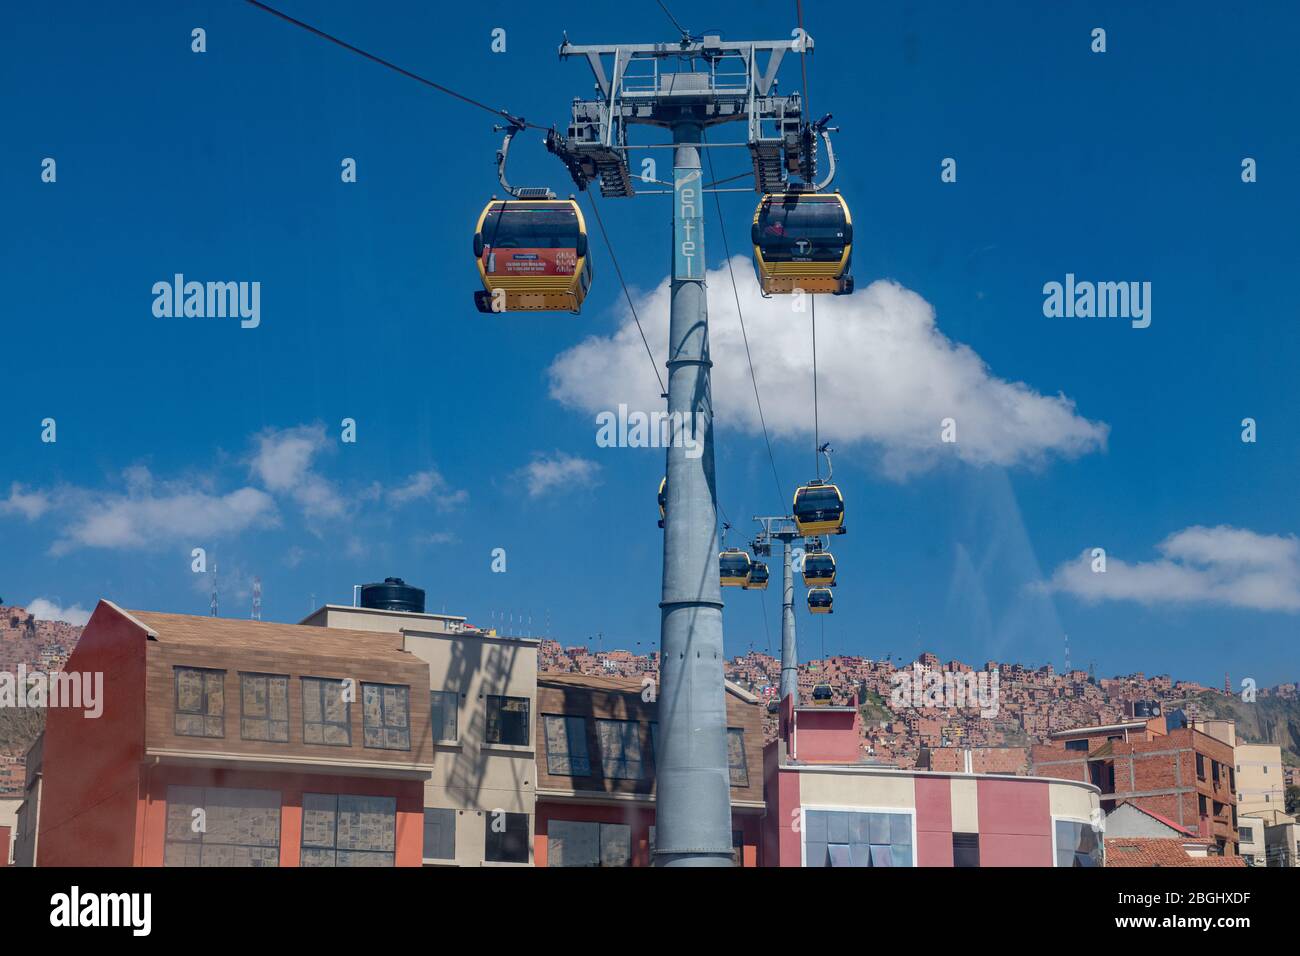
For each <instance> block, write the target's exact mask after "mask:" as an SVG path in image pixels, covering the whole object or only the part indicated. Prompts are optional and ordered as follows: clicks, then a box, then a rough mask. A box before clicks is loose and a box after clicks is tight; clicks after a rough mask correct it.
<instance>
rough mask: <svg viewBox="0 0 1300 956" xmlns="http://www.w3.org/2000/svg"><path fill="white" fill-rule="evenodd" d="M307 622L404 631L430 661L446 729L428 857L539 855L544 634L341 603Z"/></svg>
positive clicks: (431, 803)
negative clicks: (540, 652) (524, 634)
mask: <svg viewBox="0 0 1300 956" xmlns="http://www.w3.org/2000/svg"><path fill="white" fill-rule="evenodd" d="M302 623H303V624H309V625H316V626H320V627H337V628H347V629H351V630H369V631H386V632H390V633H400V634H401V635H403V638H404V648H405V650H407V651H409V652H410V653H412V654H414V655H415V656H416V657H418V658H420V659H421V660H423V661H425V662H426V663H427V664H428V665H429V683H430V687H429V693H430V702H431V707H430V709H431V713H432V720H431V724H432V727H433V733H434V734H436V735H437V739H435V740H434V742H433V749H434V761H433V762H434V771H433V776H432V778H431V779H430V780H429V781H428V782H427V783H426V784H425V790H424V795H425V801H424V806H425V811H424V820H425V823H424V862H425V865H426V866H520V865H522V866H529V865H532V863H533V832H534V826H535V817H536V802H537V797H536V793H537V776H536V740H535V739H534V737H535V735H534V732H533V725H534V718H535V715H536V713H537V649H538V647H539V645H540V644H541V642H540V641H539V640H534V639H529V638H519V637H500V636H498V635H496V634H495V633H494V632H492V631H482V630H479V629H477V628H473V627H469V626H467V625H466V622H465V618H463V617H457V616H454V615H447V614H421V613H414V612H409V611H389V610H381V609H376V608H366V607H349V606H346V605H336V604H327V605H326V606H324V607H322V608H321V609H320V610H318V611H316V612H315V613H314V614H311V615H309V616H308V617H307V618H306V619H305V620H304V621H303V622H302Z"/></svg>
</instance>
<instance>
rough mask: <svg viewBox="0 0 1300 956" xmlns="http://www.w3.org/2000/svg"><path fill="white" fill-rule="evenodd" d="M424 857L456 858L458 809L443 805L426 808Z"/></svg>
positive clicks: (438, 858) (432, 858)
mask: <svg viewBox="0 0 1300 956" xmlns="http://www.w3.org/2000/svg"><path fill="white" fill-rule="evenodd" d="M424 858H425V859H426V860H454V859H456V811H455V810H448V809H444V808H441V807H425V808H424Z"/></svg>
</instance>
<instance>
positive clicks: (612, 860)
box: [546, 820, 632, 866]
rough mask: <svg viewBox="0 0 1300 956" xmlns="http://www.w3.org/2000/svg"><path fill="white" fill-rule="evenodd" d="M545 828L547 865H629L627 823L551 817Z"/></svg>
mask: <svg viewBox="0 0 1300 956" xmlns="http://www.w3.org/2000/svg"><path fill="white" fill-rule="evenodd" d="M546 831H547V832H546V865H547V866H631V865H632V828H631V827H630V826H628V825H627V824H626V823H587V822H582V821H577V820H552V821H551V822H550V823H548V824H547V826H546Z"/></svg>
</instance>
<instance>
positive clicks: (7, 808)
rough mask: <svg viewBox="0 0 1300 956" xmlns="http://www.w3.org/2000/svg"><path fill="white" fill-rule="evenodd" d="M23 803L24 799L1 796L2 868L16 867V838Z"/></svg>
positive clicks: (0, 837)
mask: <svg viewBox="0 0 1300 956" xmlns="http://www.w3.org/2000/svg"><path fill="white" fill-rule="evenodd" d="M22 802H23V798H22V797H7V796H0V866H13V865H14V836H15V834H17V832H18V808H19V807H20V806H22Z"/></svg>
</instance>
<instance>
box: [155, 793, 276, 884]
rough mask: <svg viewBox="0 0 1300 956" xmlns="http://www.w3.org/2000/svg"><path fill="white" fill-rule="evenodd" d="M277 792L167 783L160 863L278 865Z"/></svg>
mask: <svg viewBox="0 0 1300 956" xmlns="http://www.w3.org/2000/svg"><path fill="white" fill-rule="evenodd" d="M279 865H280V792H279V791H278V790H236V789H231V788H227V787H206V788H205V787H168V788H167V830H166V837H165V839H164V843H163V866H279Z"/></svg>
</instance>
